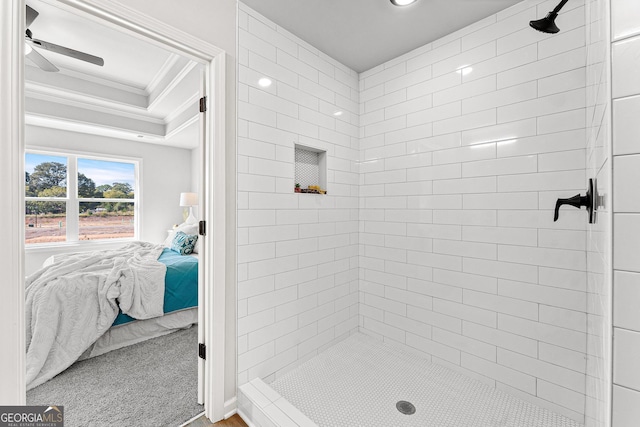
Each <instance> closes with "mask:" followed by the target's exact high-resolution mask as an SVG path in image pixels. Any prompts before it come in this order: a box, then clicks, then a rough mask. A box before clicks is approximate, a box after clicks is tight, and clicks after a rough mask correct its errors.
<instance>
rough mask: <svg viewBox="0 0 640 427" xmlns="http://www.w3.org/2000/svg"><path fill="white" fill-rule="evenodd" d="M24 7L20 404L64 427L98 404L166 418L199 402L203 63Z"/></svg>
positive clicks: (159, 420)
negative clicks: (61, 420) (49, 409)
mask: <svg viewBox="0 0 640 427" xmlns="http://www.w3.org/2000/svg"><path fill="white" fill-rule="evenodd" d="M26 6H27V9H26V25H27V29H28V33H27V36H28V38H29V37H30V38H31V39H30V40H27V41H26V44H25V54H26V58H25V72H24V76H25V78H24V85H25V153H24V154H25V157H24V160H25V163H24V165H25V195H24V207H25V208H24V209H25V211H24V212H25V215H24V220H25V221H24V227H25V228H24V230H25V233H24V234H25V241H24V253H25V275H26V276H27V280H26V283H25V285H26V290H25V293H26V325H27V360H26V366H27V378H26V383H27V384H26V386H27V389H28V391H27V400H26V402H27V404H29V405H62V406H64V407H65V413H66V420H67V422H68V423H69V424H70V425H88V424H92V425H99V423H98V424H96V418H97V414H99V413H101V412H103V411H102V410H101V409H104V410H107V408H111V409H115V411H111V412H110V413H113V412H116V413H117V414H118V415H116V418H113V417H112V418H110V419H109V420H108V423H109V425H113V423H114V422H115V423H116V424H129V425H142V424H148V423H153V424H154V425H156V424H158V425H159V424H162V425H179V424H181V423H182V422H185V421H187V420H188V419H190V418H192V417H194V416H196V415H198V414H200V413H202V412H203V411H204V409H205V408H204V406H203V403H204V402H205V398H206V395H205V378H204V372H205V369H204V361H203V359H201V358H199V357H198V350H199V343H204V342H205V341H206V340H205V331H204V326H205V325H204V322H203V319H204V318H205V304H204V301H205V295H204V292H203V291H204V288H205V286H204V283H205V280H208V279H207V278H208V277H209V280H210V276H209V275H208V274H207V271H206V268H207V261H208V259H207V260H205V256H207V257H210V254H207V253H206V251H207V250H208V249H207V247H208V246H207V244H206V243H205V237H204V236H203V235H201V232H202V231H203V230H201V227H200V226H199V225H200V224H199V222H200V221H201V220H205V219H206V218H208V212H207V209H206V207H207V202H208V197H207V184H206V182H207V181H206V179H205V174H206V170H207V166H208V162H209V159H210V154H209V153H208V152H207V147H206V144H205V140H206V130H207V123H206V114H204V113H203V112H201V101H200V100H201V98H202V97H203V96H204V95H205V94H206V93H207V88H206V87H204V85H205V83H204V82H205V80H206V78H207V74H208V70H209V68H210V67H208V66H207V64H203V63H202V62H201V61H199V60H198V58H194V57H193V56H190V55H186V54H184V53H183V52H180V50H179V49H176V48H175V46H168V45H163V44H162V43H160V42H158V41H157V40H151V39H146V40H145V39H144V38H143V37H141V36H140V35H136V34H133V33H132V32H131V31H127V30H126V29H125V28H121V27H118V26H117V25H114V24H113V23H110V22H107V21H102V20H100V19H99V18H97V17H96V16H92V15H90V14H85V13H83V12H82V11H80V10H77V9H76V8H74V7H71V6H67V5H65V4H61V2H54V1H50V0H27V1H26ZM45 41H46V42H45ZM56 46H57V47H56ZM60 46H62V48H60ZM68 49H72V50H73V51H74V52H71V51H69V50H68ZM52 272H54V273H52ZM52 325H55V327H52ZM159 408H163V409H162V410H159ZM118 417H119V418H118ZM136 420H141V422H142V421H143V422H142V424H140V423H136ZM105 421H106V420H105Z"/></svg>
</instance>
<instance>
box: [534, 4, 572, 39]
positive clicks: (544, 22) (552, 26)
mask: <svg viewBox="0 0 640 427" xmlns="http://www.w3.org/2000/svg"><path fill="white" fill-rule="evenodd" d="M568 1H569V0H562V1H561V2H560V3H559V4H558V5H557V6H556V7H555V9H553V10H552V11H551V12H549V13H548V14H547V16H545V17H544V18H542V19H538V20H537V21H530V22H529V26H531V28H533V29H535V30H538V31H541V32H543V33H549V34H555V33H557V32H558V31H560V28H558V26H557V25H556V22H555V21H556V18H557V17H558V12H560V9H562V7H563V6H564V5H565V4H566V3H567V2H568Z"/></svg>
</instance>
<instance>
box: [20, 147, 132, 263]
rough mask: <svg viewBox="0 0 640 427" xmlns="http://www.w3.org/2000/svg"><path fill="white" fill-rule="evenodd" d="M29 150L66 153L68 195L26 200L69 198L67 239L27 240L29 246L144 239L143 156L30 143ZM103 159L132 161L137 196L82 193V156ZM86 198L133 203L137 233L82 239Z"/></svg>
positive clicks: (28, 249)
mask: <svg viewBox="0 0 640 427" xmlns="http://www.w3.org/2000/svg"><path fill="white" fill-rule="evenodd" d="M27 154H43V155H50V156H57V157H65V158H66V159H67V197H65V198H62V197H25V202H29V201H51V202H65V204H66V209H65V211H66V223H67V226H66V233H67V234H66V241H65V242H51V243H30V244H25V250H27V251H32V250H47V249H52V248H58V247H84V246H89V245H105V244H113V243H116V244H120V243H123V242H130V241H135V240H140V236H141V233H142V230H141V227H140V224H141V215H142V206H141V205H142V194H141V193H142V174H141V172H140V170H141V168H142V159H140V158H137V157H122V156H114V155H109V154H96V153H88V152H82V151H75V150H64V149H60V150H51V149H42V148H37V147H30V148H27V149H26V150H25V155H27ZM79 158H82V159H91V160H103V161H108V162H119V163H131V164H133V165H134V181H135V185H134V188H135V191H134V193H133V194H134V197H133V199H94V198H82V197H78V159H79ZM82 202H116V203H119V202H124V203H133V206H134V208H133V215H134V234H133V237H121V238H114V239H95V240H79V229H80V224H79V214H80V203H82Z"/></svg>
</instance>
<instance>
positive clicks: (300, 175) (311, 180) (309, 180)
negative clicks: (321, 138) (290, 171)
mask: <svg viewBox="0 0 640 427" xmlns="http://www.w3.org/2000/svg"><path fill="white" fill-rule="evenodd" d="M294 148H295V180H294V184H300V188H301V189H302V190H303V191H304V190H306V189H308V188H309V186H310V185H311V186H319V187H320V188H321V189H322V190H326V189H327V152H326V151H324V150H319V149H317V148H313V147H307V146H305V145H298V144H294Z"/></svg>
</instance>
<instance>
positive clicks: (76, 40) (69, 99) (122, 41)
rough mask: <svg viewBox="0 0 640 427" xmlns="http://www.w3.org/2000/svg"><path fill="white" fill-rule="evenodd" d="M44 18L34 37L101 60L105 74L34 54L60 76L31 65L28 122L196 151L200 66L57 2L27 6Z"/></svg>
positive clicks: (38, 0) (41, 0)
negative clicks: (55, 68)
mask: <svg viewBox="0 0 640 427" xmlns="http://www.w3.org/2000/svg"><path fill="white" fill-rule="evenodd" d="M27 4H28V5H29V6H30V7H32V8H33V9H35V10H36V11H38V12H39V15H38V17H37V18H36V19H35V20H34V21H33V23H32V24H31V25H30V27H29V29H30V30H31V32H32V33H33V38H37V39H41V40H45V41H48V42H51V43H55V44H59V45H62V46H66V47H69V48H72V49H75V50H79V51H82V52H86V53H89V54H92V55H96V56H99V57H102V58H103V59H104V66H103V67H100V66H97V65H94V64H90V63H87V62H84V61H80V60H77V59H74V58H70V57H68V56H64V55H60V54H58V53H54V52H50V51H47V50H44V49H39V48H36V50H37V51H38V53H40V54H41V55H42V56H44V57H46V58H47V59H48V60H49V61H50V62H52V63H53V64H54V65H55V66H56V67H58V68H59V69H60V71H59V72H57V73H51V72H45V71H42V70H41V69H40V68H38V67H37V66H36V64H35V63H33V62H31V60H30V59H29V58H26V59H25V76H26V79H25V93H26V100H25V107H26V122H27V124H33V125H38V126H46V127H54V128H58V129H65V130H71V131H77V132H83V133H91V134H97V135H102V136H111V137H118V138H125V139H132V140H137V141H142V142H151V143H158V144H163V145H170V146H176V147H182V148H195V147H197V146H198V124H197V121H198V99H199V97H200V95H199V94H200V81H201V79H200V73H201V70H202V66H200V65H199V64H197V63H195V62H193V61H190V60H188V59H186V58H183V57H181V56H179V55H177V54H175V53H173V52H170V51H167V50H164V49H162V48H160V47H158V46H157V45H154V44H151V43H149V42H147V41H144V40H141V39H139V38H137V37H134V36H132V35H129V34H127V33H124V32H122V31H117V30H115V29H114V28H113V27H109V26H106V25H103V24H101V23H100V22H97V21H96V20H95V19H92V18H90V17H86V16H82V15H79V14H78V12H77V11H75V10H73V9H72V8H69V7H66V6H63V5H60V4H59V3H56V2H55V1H53V0H27Z"/></svg>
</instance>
